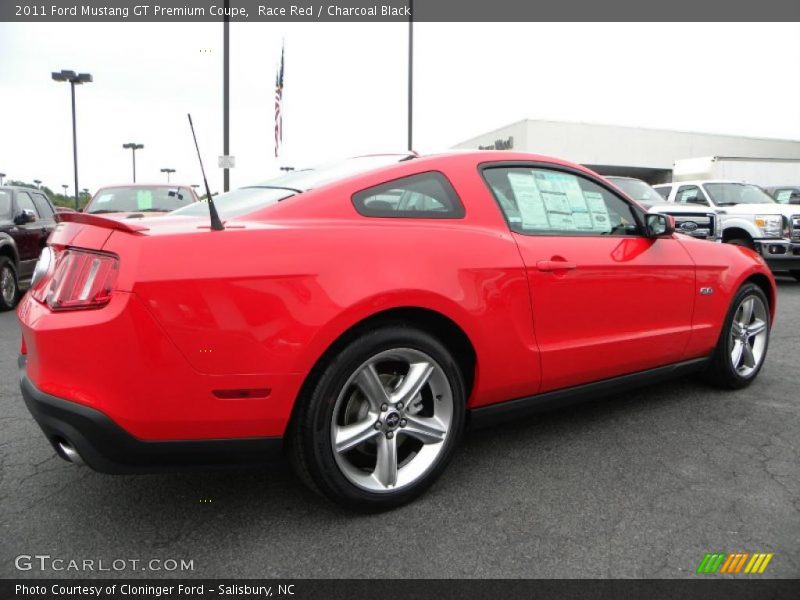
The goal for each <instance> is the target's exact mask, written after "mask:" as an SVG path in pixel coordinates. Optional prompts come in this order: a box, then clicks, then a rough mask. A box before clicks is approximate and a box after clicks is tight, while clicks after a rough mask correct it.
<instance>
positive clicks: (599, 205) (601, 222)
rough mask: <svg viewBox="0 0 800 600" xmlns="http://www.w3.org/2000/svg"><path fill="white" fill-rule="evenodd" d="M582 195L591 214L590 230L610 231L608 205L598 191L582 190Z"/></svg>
mask: <svg viewBox="0 0 800 600" xmlns="http://www.w3.org/2000/svg"><path fill="white" fill-rule="evenodd" d="M583 197H584V198H585V199H586V205H587V207H588V208H589V213H590V214H591V216H592V225H593V227H592V230H593V231H599V232H601V233H611V218H610V217H609V215H608V207H607V206H606V202H605V200H603V195H602V194H601V193H600V192H583Z"/></svg>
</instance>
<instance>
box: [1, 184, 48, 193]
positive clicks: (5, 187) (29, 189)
mask: <svg viewBox="0 0 800 600" xmlns="http://www.w3.org/2000/svg"><path fill="white" fill-rule="evenodd" d="M0 190H25V191H26V192H41V193H43V194H44V190H42V189H40V188H35V187H29V186H27V185H0ZM45 195H46V194H45Z"/></svg>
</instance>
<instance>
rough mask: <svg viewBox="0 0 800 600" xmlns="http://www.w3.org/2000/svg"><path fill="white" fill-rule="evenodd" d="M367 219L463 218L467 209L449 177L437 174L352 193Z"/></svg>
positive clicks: (397, 181)
mask: <svg viewBox="0 0 800 600" xmlns="http://www.w3.org/2000/svg"><path fill="white" fill-rule="evenodd" d="M353 206H355V209H356V210H357V211H358V212H359V214H362V215H364V216H365V217H405V218H412V219H413V218H416V219H460V218H462V217H463V216H464V206H463V205H462V204H461V200H459V198H458V195H457V194H456V191H455V190H454V189H453V186H452V185H451V184H450V182H449V181H448V180H447V178H446V177H445V176H444V175H442V174H441V173H438V172H436V171H431V172H429V173H420V174H419V175H412V176H411V177H403V178H402V179H395V180H393V181H389V182H386V183H383V184H381V185H377V186H375V187H371V188H369V189H366V190H362V191H360V192H357V193H356V194H353Z"/></svg>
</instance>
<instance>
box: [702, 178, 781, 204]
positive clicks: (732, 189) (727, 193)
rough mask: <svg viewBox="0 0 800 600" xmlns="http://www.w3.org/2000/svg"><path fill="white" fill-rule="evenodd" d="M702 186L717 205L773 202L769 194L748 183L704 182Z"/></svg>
mask: <svg viewBox="0 0 800 600" xmlns="http://www.w3.org/2000/svg"><path fill="white" fill-rule="evenodd" d="M703 187H705V188H706V193H707V194H708V195H709V196H710V197H711V200H713V201H714V204H716V205H717V206H733V205H735V204H775V200H773V199H772V197H771V196H770V195H769V194H767V193H766V192H765V191H764V190H762V189H761V188H760V187H757V186H755V185H750V184H749V183H706V184H704V186H703Z"/></svg>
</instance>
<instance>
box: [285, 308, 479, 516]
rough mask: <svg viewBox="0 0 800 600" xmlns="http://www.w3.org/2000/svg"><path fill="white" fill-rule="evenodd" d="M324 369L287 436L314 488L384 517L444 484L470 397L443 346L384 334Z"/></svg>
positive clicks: (409, 333) (363, 338) (403, 333)
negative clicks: (442, 477)
mask: <svg viewBox="0 0 800 600" xmlns="http://www.w3.org/2000/svg"><path fill="white" fill-rule="evenodd" d="M315 371H316V374H312V377H313V379H312V380H311V382H310V383H309V384H308V385H307V387H308V388H309V389H307V390H304V392H303V394H302V395H301V397H300V398H298V403H299V404H298V406H297V410H296V412H295V414H294V416H293V419H292V424H291V426H290V429H289V432H288V435H287V446H288V448H287V449H288V452H289V459H290V461H291V462H292V464H293V466H294V468H295V470H296V471H297V473H298V475H299V476H300V478H301V479H302V480H303V481H304V482H306V483H307V484H309V487H311V488H312V489H314V490H315V491H318V492H321V493H322V494H324V495H325V496H327V497H328V498H330V499H331V500H333V501H335V502H337V503H339V504H341V505H342V506H345V507H347V508H350V509H353V510H358V511H361V512H375V511H380V510H386V509H390V508H395V507H397V506H400V505H402V504H405V503H407V502H409V501H411V500H413V499H414V498H416V497H417V496H419V495H420V494H421V493H422V492H424V491H425V490H426V489H427V488H428V487H429V486H430V485H431V484H432V483H433V482H434V481H435V480H436V478H437V477H439V475H440V474H441V473H442V471H443V470H444V468H445V467H446V465H447V463H448V462H449V460H450V458H451V457H452V455H453V452H454V450H455V448H456V446H457V445H458V441H459V439H460V437H461V432H462V430H463V428H464V420H465V413H466V397H465V390H464V383H463V378H462V375H461V371H460V369H459V367H458V365H457V363H456V361H455V360H454V358H453V356H452V355H451V354H450V352H449V351H448V350H447V348H446V347H445V346H444V345H443V344H442V343H441V342H440V341H439V340H438V339H437V338H435V337H433V336H431V335H429V334H427V333H425V332H423V331H420V330H417V329H413V328H411V327H408V326H403V325H401V324H398V325H390V326H384V327H380V328H377V329H375V330H372V331H369V332H367V333H364V334H362V335H360V336H359V337H357V338H356V339H354V340H353V341H352V342H351V343H350V344H348V345H347V346H345V347H344V348H341V349H339V350H338V351H337V352H335V353H331V355H330V356H329V357H328V358H327V359H326V360H324V362H323V363H322V364H321V365H320V367H319V368H317V369H315Z"/></svg>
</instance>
